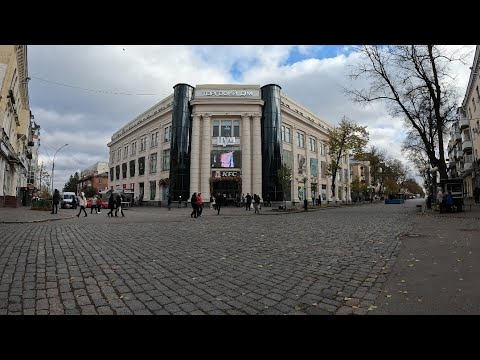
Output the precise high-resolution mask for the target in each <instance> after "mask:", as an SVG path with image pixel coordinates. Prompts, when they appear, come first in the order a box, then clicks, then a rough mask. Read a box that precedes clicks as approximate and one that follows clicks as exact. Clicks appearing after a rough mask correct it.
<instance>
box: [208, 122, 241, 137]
mask: <svg viewBox="0 0 480 360" xmlns="http://www.w3.org/2000/svg"><path fill="white" fill-rule="evenodd" d="M213 136H214V137H218V136H222V137H240V120H221V121H220V120H214V121H213Z"/></svg>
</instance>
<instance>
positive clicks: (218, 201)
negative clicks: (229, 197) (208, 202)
mask: <svg viewBox="0 0 480 360" xmlns="http://www.w3.org/2000/svg"><path fill="white" fill-rule="evenodd" d="M215 206H216V209H217V215H220V208H221V207H222V195H220V193H217V196H215Z"/></svg>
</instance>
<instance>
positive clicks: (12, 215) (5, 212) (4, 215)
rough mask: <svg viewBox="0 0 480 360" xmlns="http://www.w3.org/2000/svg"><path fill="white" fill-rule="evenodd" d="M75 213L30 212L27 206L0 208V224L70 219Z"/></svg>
mask: <svg viewBox="0 0 480 360" xmlns="http://www.w3.org/2000/svg"><path fill="white" fill-rule="evenodd" d="M74 212H75V211H73V210H65V209H58V214H51V213H50V211H41V210H32V209H30V207H28V206H22V207H18V208H8V207H0V224H2V223H4V224H8V223H34V222H43V221H53V220H62V219H71V218H72V217H74V216H75V214H76V212H75V214H74Z"/></svg>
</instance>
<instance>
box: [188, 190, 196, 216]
mask: <svg viewBox="0 0 480 360" xmlns="http://www.w3.org/2000/svg"><path fill="white" fill-rule="evenodd" d="M190 202H191V204H192V209H193V211H192V213H191V214H190V217H195V218H196V217H197V193H196V192H194V193H193V194H192V198H191V199H190Z"/></svg>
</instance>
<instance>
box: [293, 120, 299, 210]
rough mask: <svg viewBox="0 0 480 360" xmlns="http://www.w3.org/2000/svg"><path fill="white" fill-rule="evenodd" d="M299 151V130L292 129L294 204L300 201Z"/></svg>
mask: <svg viewBox="0 0 480 360" xmlns="http://www.w3.org/2000/svg"><path fill="white" fill-rule="evenodd" d="M298 150H299V148H298V147H297V128H296V127H295V126H293V127H292V154H293V169H292V191H293V194H292V202H296V203H298V202H299V201H300V199H299V198H298V184H299V182H300V181H301V178H300V176H299V175H298Z"/></svg>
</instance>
